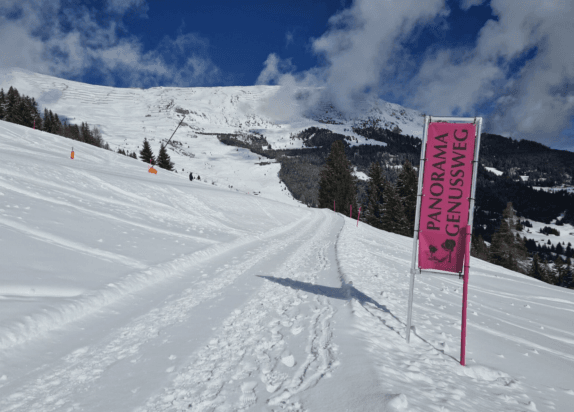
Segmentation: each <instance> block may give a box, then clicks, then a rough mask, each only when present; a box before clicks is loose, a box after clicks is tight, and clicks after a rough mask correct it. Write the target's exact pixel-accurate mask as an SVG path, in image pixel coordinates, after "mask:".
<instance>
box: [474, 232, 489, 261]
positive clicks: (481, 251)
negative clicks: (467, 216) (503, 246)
mask: <svg viewBox="0 0 574 412" xmlns="http://www.w3.org/2000/svg"><path fill="white" fill-rule="evenodd" d="M470 252H471V253H470V254H471V256H473V257H476V258H478V259H482V260H486V261H488V256H489V254H488V246H486V243H484V239H483V238H482V235H478V236H476V235H475V234H474V233H473V234H472V239H471V248H470Z"/></svg>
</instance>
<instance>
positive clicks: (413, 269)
mask: <svg viewBox="0 0 574 412" xmlns="http://www.w3.org/2000/svg"><path fill="white" fill-rule="evenodd" d="M429 123H430V116H425V125H424V128H423V140H422V147H421V161H420V162H419V181H418V188H417V211H416V214H415V231H414V233H413V254H412V258H411V279H410V284H409V306H408V310H407V331H406V340H407V343H409V342H410V338H411V321H412V314H413V294H414V289H415V273H416V266H417V245H418V240H419V227H420V215H421V199H422V191H423V172H424V168H425V160H426V159H425V154H426V147H427V145H426V143H427V129H428V125H429Z"/></svg>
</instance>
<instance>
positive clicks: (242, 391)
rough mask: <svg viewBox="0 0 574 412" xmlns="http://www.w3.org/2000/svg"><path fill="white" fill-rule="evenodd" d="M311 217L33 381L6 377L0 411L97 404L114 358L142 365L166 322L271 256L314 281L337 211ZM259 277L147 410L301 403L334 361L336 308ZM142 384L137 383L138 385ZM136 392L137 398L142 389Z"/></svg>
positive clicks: (281, 272) (284, 269) (284, 271)
mask: <svg viewBox="0 0 574 412" xmlns="http://www.w3.org/2000/svg"><path fill="white" fill-rule="evenodd" d="M313 216H316V217H320V219H317V218H315V219H303V220H302V221H301V222H300V224H296V225H289V231H287V232H283V233H281V232H282V231H279V233H275V235H274V236H271V237H265V238H264V239H262V240H261V241H259V242H257V243H256V244H255V248H254V247H253V246H251V247H250V249H249V250H248V252H247V253H245V255H244V259H242V261H241V262H237V261H234V262H233V264H231V265H230V264H228V263H229V262H225V263H223V264H221V262H220V263H218V264H219V269H217V270H215V276H213V277H212V278H211V279H209V281H206V280H205V278H199V279H197V280H196V281H194V282H192V285H191V286H190V287H187V288H186V289H185V290H183V292H182V293H181V294H180V295H179V297H178V298H176V299H173V298H172V299H169V298H168V300H167V301H166V302H165V304H164V306H161V307H156V308H154V309H152V310H151V311H149V312H148V313H146V314H144V315H142V316H140V317H137V318H135V319H133V320H132V321H130V322H129V323H128V324H126V325H124V326H121V327H119V328H116V329H112V330H111V333H108V334H107V335H105V337H104V338H103V339H100V340H99V341H98V342H97V343H95V344H92V345H88V346H81V347H79V348H77V349H76V350H75V351H73V352H72V353H70V354H68V355H67V356H65V357H63V358H62V359H60V360H58V361H56V362H55V363H54V364H53V365H51V366H47V365H44V366H43V367H42V368H41V369H42V371H41V372H38V371H36V372H35V373H37V374H38V375H39V376H35V377H34V378H31V376H29V377H23V378H22V380H24V381H28V382H27V383H26V382H23V384H22V385H21V386H20V387H18V388H13V387H12V388H11V389H10V388H9V387H5V388H4V390H2V387H1V386H0V392H4V393H5V395H3V396H2V397H1V399H0V410H2V411H27V410H43V411H55V410H67V411H75V410H101V409H98V408H101V407H102V405H99V406H98V405H97V404H91V405H87V404H85V399H86V394H88V393H92V392H93V393H100V395H101V396H100V399H101V398H102V397H103V398H105V396H106V394H105V393H101V392H99V391H100V390H101V387H102V386H103V385H102V384H98V382H99V381H101V380H105V379H110V378H109V375H110V374H117V373H118V370H122V368H121V367H118V364H122V363H123V364H124V365H130V364H131V365H134V367H137V364H138V363H139V362H140V361H141V360H142V359H141V358H143V357H144V352H145V351H146V346H150V345H156V346H157V345H161V344H163V343H165V342H166V341H167V340H169V339H166V336H162V335H165V334H166V333H167V332H165V331H166V330H168V329H169V328H170V327H174V326H175V327H177V325H180V324H181V325H185V322H186V320H187V318H188V317H189V316H190V315H191V314H192V313H193V311H194V309H195V308H196V307H197V306H198V305H201V304H202V303H204V302H207V301H213V300H215V299H216V298H225V294H226V293H227V292H226V290H227V289H229V287H230V286H233V285H234V284H237V283H238V281H239V279H242V281H241V282H244V281H245V280H248V279H246V278H245V276H250V275H251V277H253V278H255V276H253V275H254V274H253V268H254V267H256V266H257V267H261V266H262V265H263V266H265V265H268V267H270V268H272V269H273V270H272V273H273V274H275V275H277V276H281V277H287V278H292V279H298V280H305V281H307V282H314V281H315V280H316V279H317V275H318V273H319V272H320V271H323V270H325V269H328V267H329V261H328V260H327V259H326V258H325V249H326V248H327V247H332V243H331V244H329V243H328V241H327V239H326V236H328V234H329V231H331V230H332V226H333V222H334V221H336V220H335V219H334V218H333V217H331V216H328V214H322V215H318V214H314V215H313ZM286 248H287V249H288V251H290V252H291V253H290V255H288V256H287V259H286V261H285V262H284V263H283V264H282V265H280V266H278V267H277V265H276V263H275V260H277V259H278V258H279V259H280V260H281V259H285V249H286ZM289 248H291V249H293V250H289ZM227 252H229V251H227ZM216 256H221V254H218V255H216ZM211 261H216V259H211ZM264 274H267V273H264ZM256 280H257V282H260V283H261V285H260V287H259V289H258V290H259V292H258V293H257V295H256V296H255V297H253V298H251V299H250V300H249V301H248V302H247V304H245V305H244V307H242V308H237V309H235V310H234V311H233V312H232V313H231V315H230V316H229V317H228V318H227V319H225V321H224V322H223V324H222V325H221V326H219V329H217V328H215V327H214V328H212V329H215V330H216V332H215V333H216V336H215V337H213V338H212V339H210V340H209V342H205V343H207V345H206V346H204V347H203V348H202V349H199V350H198V351H196V352H195V353H193V354H191V355H190V357H189V359H188V361H187V364H186V365H187V366H185V367H183V366H182V367H179V368H178V369H179V372H178V374H177V376H176V377H175V379H174V380H173V382H172V384H171V386H169V387H168V388H166V389H165V390H164V391H163V393H161V394H160V395H158V396H156V397H153V398H151V399H149V401H148V405H147V407H146V409H147V410H162V411H163V410H178V409H185V410H190V409H191V410H197V411H203V410H211V408H213V407H216V406H219V407H220V408H222V409H221V410H242V409H247V408H249V407H250V406H252V405H254V404H256V403H258V401H259V402H264V401H266V400H267V399H268V398H271V399H270V401H269V403H270V405H275V406H277V407H278V409H286V410H302V409H301V405H300V403H299V402H298V400H297V398H296V397H295V396H294V395H296V394H297V393H299V392H301V391H304V390H306V389H308V388H310V387H312V386H314V385H315V384H316V383H317V382H318V381H319V379H321V378H322V377H323V376H325V374H328V373H329V371H330V370H331V369H332V368H333V367H334V364H333V359H334V348H333V345H332V342H331V330H330V323H329V322H330V319H331V318H332V316H333V314H334V312H335V310H334V308H333V307H332V306H331V305H330V304H329V302H328V299H327V298H325V297H324V296H316V295H311V297H310V296H309V294H307V293H303V292H301V291H297V290H292V289H290V288H285V287H284V286H281V285H278V284H276V283H274V282H270V281H265V280H263V279H262V278H256ZM293 319H294V320H293ZM213 326H217V325H213ZM305 330H308V331H309V334H308V336H307V344H306V345H304V344H303V345H301V344H298V343H299V341H300V340H301V339H303V336H304V335H305V334H304V333H303V331H305ZM291 341H293V342H294V343H295V345H294V346H293V345H290V342H291ZM292 346H293V348H292V349H290V348H291V347H292ZM299 347H305V354H303V353H299V352H298V351H297V348H299ZM128 362H129V363H128ZM126 368H127V369H128V370H129V369H130V368H131V367H130V366H126V367H124V369H126ZM173 369H174V368H168V372H172V371H173ZM143 371H145V373H149V374H150V376H151V375H152V374H153V372H152V371H148V370H146V369H143ZM164 371H165V367H164V368H163V370H162V371H161V372H164ZM130 373H131V374H133V370H132V371H131V372H130ZM32 375H33V374H32ZM114 379H116V380H118V379H119V380H121V377H120V378H117V377H115V378H114ZM15 383H16V382H15ZM9 386H12V385H9ZM6 390H8V393H6V392H5V391H6ZM137 390H138V388H133V389H132V393H135V392H137ZM94 396H95V395H92V397H94ZM138 399H140V402H141V395H140V397H139V398H138ZM144 399H145V398H144ZM131 406H132V407H133V406H134V405H133V404H132V405H131ZM115 407H118V405H115Z"/></svg>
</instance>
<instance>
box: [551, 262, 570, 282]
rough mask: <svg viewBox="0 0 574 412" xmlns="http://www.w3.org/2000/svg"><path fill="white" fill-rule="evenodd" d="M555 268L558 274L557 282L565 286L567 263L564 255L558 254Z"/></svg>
mask: <svg viewBox="0 0 574 412" xmlns="http://www.w3.org/2000/svg"><path fill="white" fill-rule="evenodd" d="M554 270H555V271H556V274H557V275H558V278H557V279H556V283H555V284H556V285H558V286H564V280H565V279H566V273H567V272H566V271H567V268H566V263H565V262H564V261H563V260H562V257H560V256H558V257H557V258H556V260H555V261H554Z"/></svg>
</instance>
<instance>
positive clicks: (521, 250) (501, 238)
mask: <svg viewBox="0 0 574 412" xmlns="http://www.w3.org/2000/svg"><path fill="white" fill-rule="evenodd" d="M515 217H516V216H515V214H514V210H513V209H512V203H511V202H508V204H507V205H506V209H504V211H503V212H502V219H501V221H500V226H499V228H498V229H497V230H496V232H495V233H494V235H492V242H491V245H490V250H489V255H490V257H489V260H490V262H491V263H494V264H495V265H499V266H502V267H505V268H507V269H510V270H519V269H520V267H519V265H518V260H526V258H527V257H528V251H527V249H526V246H525V245H524V241H523V240H522V239H521V238H520V237H518V238H516V237H515V236H514V235H513V233H512V230H511V228H513V227H515V222H514V221H515Z"/></svg>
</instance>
